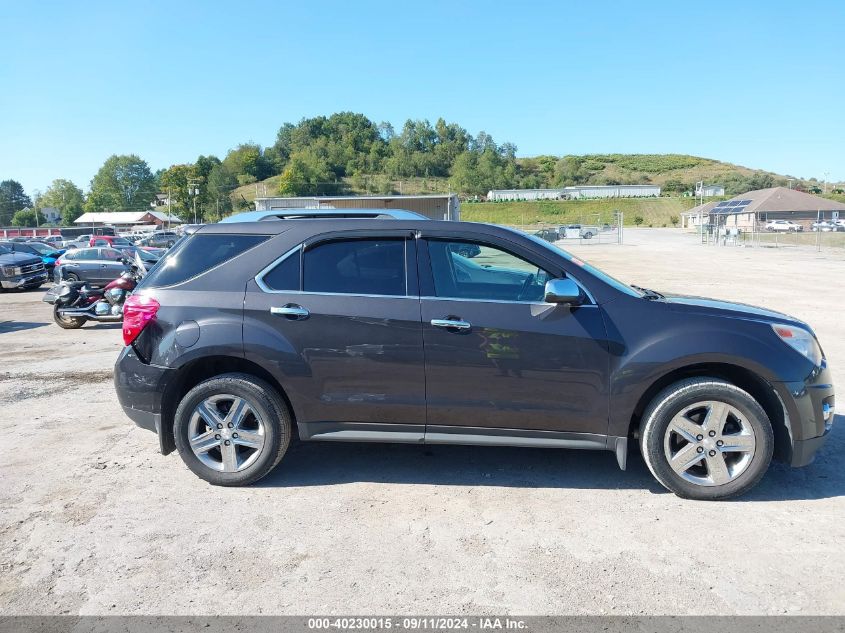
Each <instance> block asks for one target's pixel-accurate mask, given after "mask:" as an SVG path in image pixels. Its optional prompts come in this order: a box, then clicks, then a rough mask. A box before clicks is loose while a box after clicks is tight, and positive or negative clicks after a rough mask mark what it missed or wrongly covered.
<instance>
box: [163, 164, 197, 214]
mask: <svg viewBox="0 0 845 633" xmlns="http://www.w3.org/2000/svg"><path fill="white" fill-rule="evenodd" d="M189 183H191V184H195V185H196V186H195V187H189V186H188V184H189ZM199 184H200V179H199V178H198V177H197V175H196V169H195V166H194V165H171V166H170V167H168V168H167V169H165V170H164V171H162V172H161V176H160V177H159V186H160V187H161V190H162V192H164V193H167V194H168V195H170V196H171V200H172V202H173V205H172V211H173V213H175V214H176V215H178V216H180V217H183V218H186V217H188V215H190V212H191V210H192V208H193V207H192V204H193V196H194V194H193V192H194V191H195V190H196V189H197V188H199Z"/></svg>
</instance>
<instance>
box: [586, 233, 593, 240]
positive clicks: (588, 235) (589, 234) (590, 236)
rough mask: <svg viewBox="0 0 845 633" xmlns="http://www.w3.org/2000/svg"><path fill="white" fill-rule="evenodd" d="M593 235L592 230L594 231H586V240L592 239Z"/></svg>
mask: <svg viewBox="0 0 845 633" xmlns="http://www.w3.org/2000/svg"><path fill="white" fill-rule="evenodd" d="M592 237H593V232H592V231H587V232H586V233H584V239H585V240H589V239H592Z"/></svg>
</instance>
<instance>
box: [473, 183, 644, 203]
mask: <svg viewBox="0 0 845 633" xmlns="http://www.w3.org/2000/svg"><path fill="white" fill-rule="evenodd" d="M658 196H660V187H658V186H657V185H583V186H579V187H561V188H559V189H492V190H490V191H488V192H487V201H488V202H501V201H504V200H578V199H580V198H656V197H658Z"/></svg>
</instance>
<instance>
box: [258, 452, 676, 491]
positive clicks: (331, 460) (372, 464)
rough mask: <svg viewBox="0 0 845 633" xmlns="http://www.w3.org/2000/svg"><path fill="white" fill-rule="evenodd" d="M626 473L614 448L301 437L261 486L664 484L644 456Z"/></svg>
mask: <svg viewBox="0 0 845 633" xmlns="http://www.w3.org/2000/svg"><path fill="white" fill-rule="evenodd" d="M631 457H635V459H629V463H628V470H627V471H625V472H622V471H621V470H619V467H618V466H617V465H616V458H615V457H614V455H613V453H611V452H609V451H575V450H563V449H542V448H517V447H513V448H511V447H488V446H448V445H434V446H423V445H416V444H375V443H360V444H359V443H341V442H337V443H335V442H295V443H293V444H292V445H291V447H290V449H288V453H287V454H286V455H285V458H284V460H282V463H281V464H280V465H279V467H278V468H276V470H274V471H273V472H272V473H270V475H268V476H267V477H265V478H264V479H262V480H261V481H260V482H258V483H257V484H255V485H256V486H267V487H277V486H283V487H287V486H291V487H298V486H323V485H329V484H338V483H352V482H362V481H367V482H376V483H401V484H435V485H449V486H503V487H514V488H589V489H601V488H607V489H622V488H625V489H627V488H646V489H649V490H652V491H653V492H655V493H658V492H661V491H663V489H662V488H661V487H660V486H659V485H658V484H657V483H656V482H655V481H654V479H653V478H652V477H651V475H650V474H649V473H648V471H647V470H646V468H645V465H644V464H643V463H642V460H641V459H639V456H638V455H637V456H634V455H633V454H632V455H631Z"/></svg>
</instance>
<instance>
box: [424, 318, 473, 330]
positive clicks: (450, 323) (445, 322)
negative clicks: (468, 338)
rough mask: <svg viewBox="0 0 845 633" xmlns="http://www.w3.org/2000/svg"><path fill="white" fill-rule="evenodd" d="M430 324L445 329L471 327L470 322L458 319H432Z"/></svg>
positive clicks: (466, 328) (465, 328)
mask: <svg viewBox="0 0 845 633" xmlns="http://www.w3.org/2000/svg"><path fill="white" fill-rule="evenodd" d="M431 324H432V325H433V326H434V327H442V328H446V329H447V330H468V329H470V328H471V327H472V323H470V322H469V321H462V320H460V319H432V320H431Z"/></svg>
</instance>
